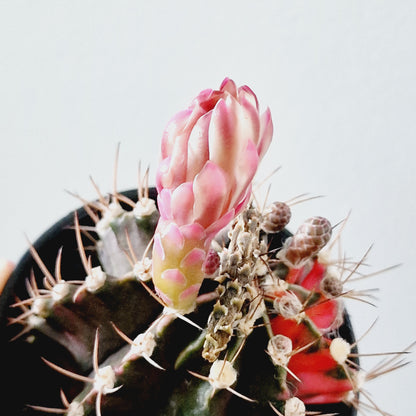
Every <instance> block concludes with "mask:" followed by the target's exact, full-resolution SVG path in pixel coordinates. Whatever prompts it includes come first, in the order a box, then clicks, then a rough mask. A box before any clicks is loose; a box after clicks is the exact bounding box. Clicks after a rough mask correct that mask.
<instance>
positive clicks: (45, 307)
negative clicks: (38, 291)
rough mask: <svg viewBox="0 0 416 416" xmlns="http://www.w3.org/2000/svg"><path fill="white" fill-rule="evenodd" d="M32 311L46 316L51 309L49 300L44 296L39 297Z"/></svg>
mask: <svg viewBox="0 0 416 416" xmlns="http://www.w3.org/2000/svg"><path fill="white" fill-rule="evenodd" d="M30 309H31V311H32V312H33V313H34V314H35V315H38V316H46V315H47V313H48V311H49V300H48V299H44V298H37V299H35V301H34V302H33V303H32V307H31V308H30Z"/></svg>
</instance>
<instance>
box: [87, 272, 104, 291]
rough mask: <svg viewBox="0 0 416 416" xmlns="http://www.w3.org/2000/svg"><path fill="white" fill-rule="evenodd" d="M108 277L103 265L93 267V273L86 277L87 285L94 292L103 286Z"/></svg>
mask: <svg viewBox="0 0 416 416" xmlns="http://www.w3.org/2000/svg"><path fill="white" fill-rule="evenodd" d="M106 279H107V275H106V274H105V273H104V271H103V269H102V268H101V266H97V267H93V268H92V269H91V273H90V274H89V275H88V276H87V277H86V278H85V287H86V289H87V290H88V292H91V293H94V292H95V291H97V290H98V289H100V288H101V287H102V286H104V283H105V281H106Z"/></svg>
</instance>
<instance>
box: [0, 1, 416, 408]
mask: <svg viewBox="0 0 416 416" xmlns="http://www.w3.org/2000/svg"><path fill="white" fill-rule="evenodd" d="M415 21H416V3H415V2H413V1H410V0H409V1H401V2H396V1H392V0H391V1H382V0H378V1H366V2H363V1H335V2H334V1H290V2H286V1H278V0H270V1H255V2H253V1H242V0H240V1H234V2H232V1H229V2H222V1H217V0H215V1H210V2H202V1H172V2H169V1H165V2H161V1H152V2H145V1H113V2H109V1H104V0H100V1H86V0H83V1H74V0H72V1H58V0H49V1H46V0H45V1H42V2H33V1H18V0H9V1H4V0H1V1H0V140H1V144H2V146H1V149H2V150H1V152H0V187H1V191H2V198H1V205H0V217H1V218H2V225H1V227H0V233H1V234H0V235H1V238H0V255H1V256H4V257H8V258H10V259H12V260H17V259H18V258H19V257H20V255H21V254H22V253H23V251H25V250H26V247H27V244H26V242H25V238H24V233H27V235H28V236H29V238H30V239H31V240H34V239H36V238H37V237H38V236H39V235H40V234H41V232H43V231H44V230H45V229H46V228H47V227H49V226H50V225H51V224H52V223H54V222H55V221H56V220H58V219H59V218H60V217H62V216H63V215H65V214H66V213H67V212H68V211H70V210H71V209H73V208H75V207H77V206H78V205H79V204H78V201H76V200H75V199H74V198H72V197H71V196H69V195H68V194H67V193H66V192H65V191H64V190H65V189H67V190H70V191H74V192H78V193H79V194H81V195H82V196H84V197H86V198H94V197H95V194H94V191H93V189H92V186H91V184H90V182H89V179H88V177H89V175H92V176H93V178H94V179H95V180H96V181H97V182H98V184H99V185H100V187H101V188H102V190H103V191H111V189H112V185H111V183H112V169H113V160H114V154H115V149H116V145H117V143H118V142H120V143H121V152H120V168H119V187H120V188H121V189H125V188H131V187H134V186H135V185H136V171H137V164H138V161H139V160H142V163H143V164H144V165H147V164H150V165H151V166H152V174H153V173H154V167H155V165H156V161H157V156H158V146H159V141H160V136H161V132H162V130H163V128H164V126H165V124H166V122H167V120H168V119H169V118H170V117H171V116H172V115H173V114H174V113H176V112H177V111H178V110H180V109H182V108H183V107H184V106H185V105H187V104H188V103H189V101H190V99H191V98H192V97H193V96H194V95H195V94H196V93H198V92H199V91H200V90H202V89H204V88H207V87H218V86H219V84H220V82H221V81H222V79H223V78H224V77H225V76H230V77H231V78H233V79H235V81H236V82H237V83H239V84H248V85H250V86H251V87H252V88H253V90H254V91H255V92H256V93H257V95H258V97H259V99H260V102H261V103H262V104H263V105H264V106H266V105H268V106H270V107H271V110H272V114H273V117H274V122H275V130H276V134H275V141H274V143H273V145H272V147H271V149H270V151H269V154H268V155H267V157H266V159H265V163H264V164H263V168H262V175H263V176H262V177H264V176H265V175H266V174H267V173H269V172H270V171H271V170H273V169H274V168H275V167H277V166H282V169H281V170H280V172H279V173H278V174H277V175H276V176H275V177H274V178H273V187H272V191H271V195H272V196H271V198H270V200H273V199H274V200H276V199H280V200H286V199H289V198H291V197H293V196H296V195H298V194H300V193H303V192H309V193H310V194H311V195H320V194H323V195H326V197H325V198H322V199H318V200H314V201H310V202H308V203H305V204H302V205H297V206H296V207H294V209H293V210H294V217H295V220H294V221H293V225H292V228H296V227H297V225H299V223H300V222H301V221H302V220H304V219H306V218H307V217H309V216H312V215H323V216H327V217H328V218H329V219H330V220H331V221H332V222H333V223H334V224H335V223H337V222H338V221H340V220H341V219H343V218H344V217H345V216H346V214H347V213H348V212H349V210H350V209H351V210H352V214H351V218H350V221H349V223H348V226H347V228H346V230H345V232H344V233H343V247H344V249H345V252H346V253H347V255H348V256H350V257H353V258H354V259H358V258H359V257H360V256H361V255H362V254H363V253H364V252H365V250H366V249H367V248H368V247H369V245H370V244H372V243H374V244H375V245H374V247H373V250H372V252H371V256H370V261H369V262H370V263H371V266H372V267H370V268H368V270H369V272H371V271H375V270H378V269H380V268H383V267H387V266H390V265H392V264H396V263H403V265H402V267H401V268H400V269H397V270H394V271H391V272H388V273H385V274H384V275H380V276H378V277H374V278H372V279H369V280H368V281H367V282H365V284H363V286H364V287H379V288H380V290H381V291H380V293H379V294H378V296H379V300H378V302H377V303H378V305H379V307H378V308H377V309H375V308H371V307H368V306H366V305H361V304H359V303H357V302H354V303H349V310H350V311H351V313H352V317H353V321H354V325H355V328H356V332H357V334H362V333H363V332H364V331H365V330H366V328H368V327H369V325H370V324H371V323H372V322H373V320H374V319H375V317H377V316H379V321H378V323H377V325H376V327H375V328H374V329H373V330H372V331H371V333H370V334H369V335H368V336H367V337H366V338H365V339H364V340H363V342H362V343H361V344H360V349H361V351H363V352H370V351H391V350H399V349H402V348H403V347H406V346H407V345H408V344H410V342H412V341H413V340H415V339H416V331H415V321H414V318H413V315H414V309H413V306H414V292H415V290H416V284H415V279H416V273H415V267H414V260H415V254H416V249H415V235H416V225H415V224H416V197H415V181H416V180H415V178H416V167H415V162H414V158H415V150H416V149H415V144H414V142H415V131H416V129H415V119H416V118H415V110H416V106H415V100H416V81H415V73H416V59H415V40H416V25H415ZM260 176H261V175H260ZM412 359H414V354H413V357H412ZM372 362H373V361H370V360H365V361H364V366H365V367H366V368H368V367H371V364H372ZM367 363H368V364H367ZM414 372H415V365H414V364H412V365H411V366H409V367H407V368H405V369H403V370H400V371H399V372H397V373H396V374H391V375H388V376H386V377H385V378H382V379H380V380H379V381H377V382H374V383H372V384H371V385H369V389H370V390H371V392H372V394H373V397H374V400H375V401H376V402H377V403H378V404H379V405H380V407H381V408H383V409H385V410H387V411H389V412H391V413H392V414H394V415H396V416H405V415H406V416H407V415H410V414H413V405H412V402H413V400H412V399H413V397H412V396H414V394H415V387H414V386H415V384H414V380H412V379H411V376H412V375H413V374H414Z"/></svg>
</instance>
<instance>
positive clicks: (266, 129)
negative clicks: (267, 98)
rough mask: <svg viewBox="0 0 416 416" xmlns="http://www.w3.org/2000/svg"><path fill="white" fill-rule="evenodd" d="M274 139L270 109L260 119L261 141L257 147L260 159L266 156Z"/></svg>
mask: <svg viewBox="0 0 416 416" xmlns="http://www.w3.org/2000/svg"><path fill="white" fill-rule="evenodd" d="M272 137H273V121H272V115H271V113H270V109H269V108H267V109H266V111H265V112H264V113H263V114H262V115H261V117H260V141H259V143H258V145H257V152H258V154H259V157H260V159H262V158H263V156H264V154H265V153H266V152H267V149H268V148H269V146H270V143H271V141H272Z"/></svg>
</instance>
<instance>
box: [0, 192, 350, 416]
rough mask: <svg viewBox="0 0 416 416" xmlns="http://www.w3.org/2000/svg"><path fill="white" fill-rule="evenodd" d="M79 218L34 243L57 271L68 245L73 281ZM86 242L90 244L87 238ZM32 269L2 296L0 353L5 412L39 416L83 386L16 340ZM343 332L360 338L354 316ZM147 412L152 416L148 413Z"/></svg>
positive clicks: (28, 264) (27, 261) (68, 360)
mask: <svg viewBox="0 0 416 416" xmlns="http://www.w3.org/2000/svg"><path fill="white" fill-rule="evenodd" d="M123 194H124V195H126V196H127V197H129V198H131V199H133V200H135V199H136V198H137V191H127V192H124V193H123ZM150 196H151V197H152V198H156V191H155V190H154V189H151V190H150ZM76 212H77V214H78V218H79V221H80V223H81V224H82V225H93V223H92V220H91V219H90V218H89V216H88V215H87V213H86V211H85V210H84V209H83V208H80V209H78V210H77V211H76ZM73 222H74V212H71V213H70V214H68V215H67V216H65V217H64V218H62V219H61V220H60V221H59V222H57V223H56V224H54V225H53V226H52V227H51V228H50V229H49V230H47V231H46V232H45V233H44V234H43V235H42V236H41V237H40V238H39V239H38V240H37V241H36V242H35V243H34V244H33V245H34V248H35V249H36V251H37V252H38V253H39V256H40V258H41V259H42V260H43V262H44V263H45V265H46V267H47V268H48V269H49V270H51V271H53V270H54V267H55V261H56V255H57V253H58V251H59V249H60V248H61V247H64V251H63V257H62V267H61V269H62V274H63V276H64V278H65V279H66V280H71V278H72V276H74V277H75V276H83V275H84V274H85V272H84V269H83V266H82V263H81V261H80V257H79V253H78V249H77V245H76V241H75V238H74V230H73V228H72V226H73ZM289 235H290V233H289V232H287V231H284V232H282V233H278V234H276V235H274V236H273V238H272V241H271V246H272V248H277V247H281V246H282V244H283V241H284V240H285V239H286V238H287V237H288V236H289ZM86 245H88V241H87V240H86ZM92 254H93V253H92ZM93 263H94V264H93V266H94V265H98V260H97V258H96V257H95V256H93ZM32 270H33V272H34V275H35V277H36V279H37V281H38V283H39V284H41V281H42V279H43V273H42V272H41V271H40V269H39V267H38V266H37V265H36V263H35V261H34V260H33V258H32V256H31V254H30V252H29V251H28V252H27V253H26V254H25V255H24V256H23V257H22V259H21V260H20V261H19V263H18V264H17V266H16V269H15V270H14V272H13V274H12V276H11V277H10V279H9V281H8V282H7V284H6V286H5V288H4V291H3V293H2V295H1V296H0V328H1V329H0V351H1V352H2V362H1V369H2V375H3V384H2V387H1V403H0V409H1V412H0V413H1V414H2V415H3V414H4V415H10V416H18V415H22V416H23V415H25V416H28V415H34V416H35V415H39V414H42V413H41V412H38V411H35V410H33V409H31V408H30V407H28V406H27V404H37V403H42V402H43V398H44V402H45V403H47V405H48V406H50V407H57V408H61V407H62V403H61V401H60V399H59V392H60V389H61V388H62V389H63V390H64V391H65V392H66V393H68V392H69V395H71V389H76V388H77V386H76V385H75V387H74V381H73V380H72V379H68V378H67V377H65V376H62V375H60V374H59V373H57V372H56V371H54V370H52V369H50V368H49V367H47V366H46V365H45V364H44V362H43V361H42V360H41V358H40V357H42V356H43V351H42V350H41V349H40V347H39V345H38V344H37V345H36V347H33V346H32V345H31V344H29V343H28V342H26V341H23V339H22V338H18V339H17V340H15V341H12V342H11V341H10V340H11V339H12V338H13V337H14V336H15V335H16V334H17V333H18V331H19V330H20V329H21V328H19V325H11V326H9V325H7V322H8V318H11V317H15V316H16V315H17V314H18V313H19V312H18V311H17V310H16V308H11V307H10V305H12V304H13V303H14V302H15V299H16V297H18V298H20V299H25V298H26V297H27V290H26V286H25V281H26V279H27V278H28V277H29V276H30V273H31V271H32ZM340 335H341V336H342V337H344V338H345V339H347V340H348V341H349V342H350V343H353V342H354V341H355V340H354V334H353V330H352V327H351V323H350V320H349V318H348V315H346V316H345V323H344V325H343V326H342V327H341V328H340ZM51 342H52V341H50V340H48V339H46V337H45V340H44V343H45V346H46V347H47V349H48V351H52V355H51V354H50V355H49V356H48V359H49V360H50V361H52V362H56V361H57V359H58V358H59V362H61V363H62V362H64V363H65V365H64V367H65V368H67V369H69V370H71V369H72V370H73V371H76V370H77V368H76V364H75V363H74V361H73V359H72V357H71V356H70V355H69V354H68V353H67V351H66V350H65V349H64V348H63V347H61V346H60V345H58V344H56V345H53V346H52V348H51V345H50V343H51ZM54 358H55V359H54ZM55 398H56V400H55ZM238 407H239V404H238V402H237V404H236V406H234V408H233V412H232V413H231V414H238V415H240V416H241V415H243V414H244V415H254V414H255V415H257V414H258V413H257V412H254V413H252V412H250V411H247V410H242V409H238ZM308 410H313V411H320V412H322V413H324V414H325V413H330V414H332V413H334V414H339V415H341V416H354V415H356V411H355V409H352V408H349V407H348V406H346V405H344V404H342V403H337V404H330V405H319V406H309V407H308ZM143 414H147V413H146V411H144V412H143Z"/></svg>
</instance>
